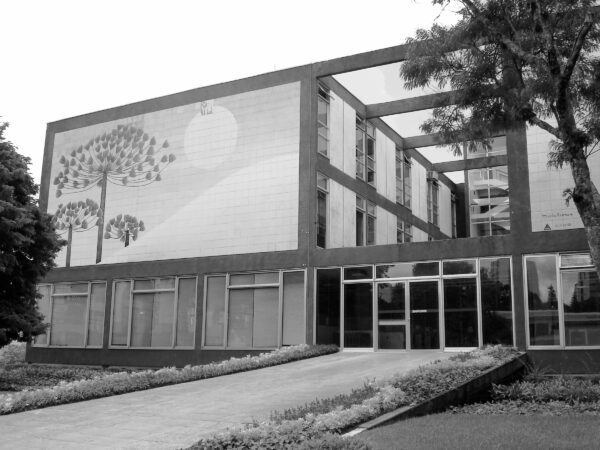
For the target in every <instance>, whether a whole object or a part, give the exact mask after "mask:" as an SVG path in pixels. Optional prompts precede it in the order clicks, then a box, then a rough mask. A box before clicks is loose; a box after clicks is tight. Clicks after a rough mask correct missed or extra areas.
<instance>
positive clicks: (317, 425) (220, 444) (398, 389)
mask: <svg viewBox="0 0 600 450" xmlns="http://www.w3.org/2000/svg"><path fill="white" fill-rule="evenodd" d="M516 356H517V353H516V352H515V351H513V350H510V349H504V348H501V347H490V348H486V349H483V350H475V351H473V352H469V353H466V354H458V355H455V356H453V357H451V358H450V359H448V360H445V361H438V362H436V363H433V364H429V365H426V366H422V367H419V368H418V369H415V370H413V371H411V372H409V373H408V374H405V375H398V376H395V377H392V378H390V379H386V380H381V381H373V382H370V383H368V384H367V385H366V386H365V387H364V388H363V389H358V390H355V391H353V393H351V394H349V395H348V396H337V397H335V398H334V399H330V400H316V401H314V402H311V403H308V404H306V405H304V406H302V407H299V408H295V409H292V410H287V411H285V412H284V413H273V414H271V417H272V419H274V420H270V421H266V422H262V423H255V424H253V425H252V426H250V427H247V428H244V429H234V430H230V431H227V432H225V433H221V434H219V435H216V436H214V437H211V438H207V439H203V440H200V441H199V442H197V443H196V444H195V445H193V446H192V447H190V448H191V449H212V448H225V449H227V448H245V449H259V448H298V447H300V448H302V446H304V445H308V443H309V442H314V441H315V440H316V439H317V440H318V439H319V438H320V437H322V436H324V435H325V434H327V433H339V432H341V431H343V430H346V429H348V428H349V427H351V426H354V425H356V424H359V423H362V422H365V421H367V420H369V419H372V418H374V417H377V416H379V415H381V414H383V413H385V412H388V411H391V410H394V409H396V408H399V407H401V406H406V405H411V404H416V403H419V402H421V401H422V400H424V399H427V398H430V397H433V396H435V395H437V394H439V393H441V392H444V391H446V390H448V389H451V388H454V387H456V386H458V385H460V384H462V383H464V382H466V381H468V380H470V379H472V378H474V377H476V376H478V375H479V374H481V373H482V372H484V371H485V370H487V369H489V368H491V367H494V366H498V365H501V364H503V363H505V362H507V361H509V360H511V359H513V358H515V357H516ZM368 391H371V392H372V393H373V395H372V396H369V397H368V398H366V399H364V398H363V397H364V395H365V392H368ZM353 398H354V399H355V400H356V403H354V404H352V399H353ZM326 409H328V410H327V411H325V410H326ZM308 448H310V447H308Z"/></svg>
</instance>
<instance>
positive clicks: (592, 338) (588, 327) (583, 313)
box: [561, 270, 600, 347]
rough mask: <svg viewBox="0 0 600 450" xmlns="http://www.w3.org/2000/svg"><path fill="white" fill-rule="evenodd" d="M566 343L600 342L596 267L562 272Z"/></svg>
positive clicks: (582, 344) (586, 343) (589, 343)
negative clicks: (594, 269)
mask: <svg viewBox="0 0 600 450" xmlns="http://www.w3.org/2000/svg"><path fill="white" fill-rule="evenodd" d="M561 281H562V301H563V306H564V317H565V345H566V346H568V347H569V346H570V347H576V346H583V347H586V346H592V345H600V281H599V280H598V274H597V273H596V272H594V271H592V270H577V271H569V272H562V273H561Z"/></svg>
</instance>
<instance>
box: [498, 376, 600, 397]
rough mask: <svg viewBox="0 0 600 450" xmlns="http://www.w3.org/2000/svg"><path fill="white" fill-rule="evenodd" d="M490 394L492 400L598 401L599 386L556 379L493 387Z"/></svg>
mask: <svg viewBox="0 0 600 450" xmlns="http://www.w3.org/2000/svg"><path fill="white" fill-rule="evenodd" d="M492 392H493V398H494V399H497V400H521V401H532V402H549V401H555V400H556V401H564V402H567V403H574V402H597V401H600V384H599V383H598V382H597V381H594V380H589V379H582V378H575V377H556V378H550V379H545V380H542V381H538V382H533V381H518V382H516V383H513V384H510V385H508V386H494V388H493V391H492Z"/></svg>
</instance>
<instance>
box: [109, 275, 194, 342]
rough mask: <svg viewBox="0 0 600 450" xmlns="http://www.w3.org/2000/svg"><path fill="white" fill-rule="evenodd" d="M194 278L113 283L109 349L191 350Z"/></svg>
mask: <svg viewBox="0 0 600 450" xmlns="http://www.w3.org/2000/svg"><path fill="white" fill-rule="evenodd" d="M196 291H197V279H196V277H164V278H151V279H143V280H118V281H115V283H114V293H113V306H112V321H111V341H110V345H111V346H112V347H131V348H174V347H177V348H193V347H194V330H195V328H196Z"/></svg>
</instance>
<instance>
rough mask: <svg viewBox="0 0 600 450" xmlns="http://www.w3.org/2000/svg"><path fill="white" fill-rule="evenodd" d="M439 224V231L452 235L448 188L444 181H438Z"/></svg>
mask: <svg viewBox="0 0 600 450" xmlns="http://www.w3.org/2000/svg"><path fill="white" fill-rule="evenodd" d="M439 187H440V191H439V208H440V211H439V226H440V231H441V232H442V233H444V234H445V235H447V236H452V211H451V201H452V200H451V196H450V194H451V192H450V188H449V187H448V186H446V185H445V184H444V183H439Z"/></svg>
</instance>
